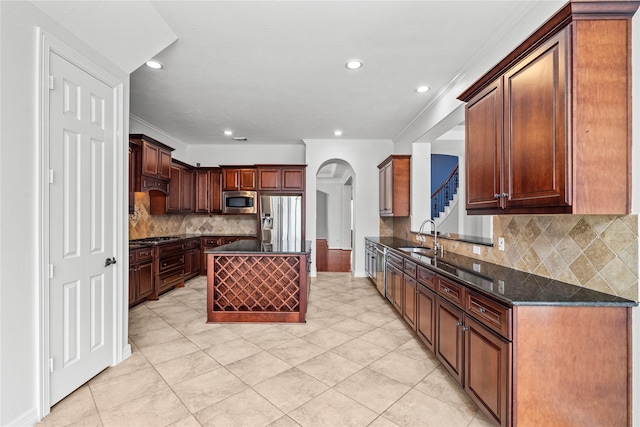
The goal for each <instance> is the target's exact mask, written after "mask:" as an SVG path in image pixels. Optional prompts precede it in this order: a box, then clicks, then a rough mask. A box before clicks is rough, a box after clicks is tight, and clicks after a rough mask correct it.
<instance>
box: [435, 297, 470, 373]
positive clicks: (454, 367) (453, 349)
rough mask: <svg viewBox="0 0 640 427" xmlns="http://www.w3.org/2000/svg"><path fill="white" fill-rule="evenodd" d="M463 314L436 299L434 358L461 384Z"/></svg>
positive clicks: (440, 298)
mask: <svg viewBox="0 0 640 427" xmlns="http://www.w3.org/2000/svg"><path fill="white" fill-rule="evenodd" d="M462 326H463V314H462V310H460V309H459V308H457V307H455V306H453V305H452V304H450V303H448V302H446V301H445V300H443V299H442V297H437V298H436V345H435V353H436V357H437V358H438V360H440V362H442V366H444V367H445V368H446V369H447V371H449V373H450V374H451V375H452V376H453V377H454V378H455V380H456V381H458V383H460V384H462V375H463V369H464V366H463V357H464V349H463V345H464V342H463V331H462Z"/></svg>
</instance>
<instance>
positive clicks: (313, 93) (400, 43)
mask: <svg viewBox="0 0 640 427" xmlns="http://www.w3.org/2000/svg"><path fill="white" fill-rule="evenodd" d="M33 3H34V4H36V5H37V6H38V7H39V8H41V9H42V10H43V11H45V12H46V13H48V14H49V15H50V16H52V17H53V18H54V19H55V20H57V21H59V22H60V23H62V24H63V25H64V26H65V27H66V28H68V29H69V31H71V32H72V33H74V34H75V35H76V36H78V37H79V38H81V39H82V40H84V41H85V42H86V43H87V44H89V45H90V46H93V47H94V48H96V49H97V50H98V51H99V52H100V53H102V54H103V55H104V56H105V57H107V58H109V59H110V60H112V61H113V62H114V63H115V64H116V65H118V66H119V67H120V68H122V69H123V70H124V71H126V72H132V74H131V96H130V102H131V105H130V112H131V114H132V116H135V117H136V118H138V119H140V120H141V121H142V122H143V123H144V122H146V123H148V124H150V125H151V126H153V127H156V128H157V129H158V130H160V131H162V132H164V133H166V134H168V135H170V136H171V137H173V138H174V139H176V140H179V141H182V142H184V143H185V144H207V143H227V142H229V143H232V139H231V138H230V137H228V136H225V135H224V134H223V131H224V130H225V129H231V130H233V131H234V136H238V137H247V138H248V140H249V141H250V142H254V143H269V142H271V143H298V142H300V141H301V140H303V139H321V140H322V139H334V138H342V139H345V140H347V139H348V140H363V139H365V140H382V141H388V140H395V139H396V138H398V136H399V135H401V134H402V133H403V131H404V130H405V129H407V127H408V126H409V125H410V124H411V123H412V122H414V119H416V118H417V117H419V116H420V115H421V114H423V113H424V112H425V110H426V109H427V108H428V107H429V106H430V105H432V104H433V103H434V102H435V101H436V100H437V99H438V97H439V96H442V93H443V92H444V91H445V89H447V88H448V87H450V86H451V85H452V83H453V82H454V81H455V80H456V79H457V78H459V77H460V76H461V75H465V74H466V76H467V77H469V75H471V74H472V73H471V72H469V70H470V69H472V68H473V65H475V64H477V63H478V62H479V61H480V60H481V59H486V58H488V56H486V53H487V52H488V51H491V50H492V49H493V48H494V47H495V46H496V45H498V44H499V43H500V42H501V41H504V40H509V42H510V45H509V46H508V49H512V48H513V47H515V46H516V45H517V44H519V43H520V42H521V40H518V39H515V40H513V36H510V32H512V31H514V29H515V28H518V27H520V29H522V28H523V21H526V22H527V23H530V22H531V21H532V20H533V22H534V23H535V26H538V25H540V24H541V23H542V22H544V21H545V20H546V19H547V18H548V17H549V16H551V14H552V13H553V12H554V11H556V10H557V9H558V8H559V7H560V6H561V5H562V4H563V3H564V1H558V0H509V1H506V0H502V1H484V0H475V1H474V0H472V1H456V0H447V1H432V0H417V1H399V0H396V1H363V0H354V1H305V0H298V1H295V0H293V1H275V0H263V1H212V0H209V1H207V0H200V1H185V0H183V1H164V0H163V1H143V0H140V1H138V0H131V1H110V0H103V1H50V0H45V1H34V2H33ZM525 17H526V19H525ZM527 25H529V24H527ZM535 26H533V27H532V28H531V29H530V30H527V31H528V32H531V31H532V30H533V29H535ZM176 38H177V40H176ZM174 40H176V41H174ZM511 42H512V43H511ZM503 44H504V43H503ZM167 46H168V47H167ZM165 47H166V48H165ZM506 53H507V52H505V54H506ZM154 55H155V57H156V58H157V59H159V60H160V61H161V62H162V63H163V64H164V66H165V68H164V69H162V70H159V71H157V70H151V69H148V68H147V67H146V66H141V65H142V64H143V62H144V61H145V60H146V59H150V58H151V57H152V56H154ZM351 58H359V59H361V60H362V61H363V62H364V67H363V68H362V69H360V70H358V71H349V70H347V69H346V68H345V67H344V64H345V62H346V61H347V60H348V59H351ZM138 67H140V68H138ZM134 70H135V71H134ZM485 71H486V70H485ZM472 77H473V79H475V78H477V77H479V75H478V76H475V75H474V76H472ZM423 84H426V85H429V86H430V87H431V90H430V91H429V92H428V93H426V94H417V93H416V92H415V88H416V87H417V86H418V85H423ZM336 129H340V130H342V131H343V135H342V136H341V137H335V136H334V135H333V131H334V130H336Z"/></svg>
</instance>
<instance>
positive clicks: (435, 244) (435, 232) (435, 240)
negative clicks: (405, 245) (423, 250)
mask: <svg viewBox="0 0 640 427" xmlns="http://www.w3.org/2000/svg"><path fill="white" fill-rule="evenodd" d="M428 222H430V223H431V224H433V253H434V254H435V255H438V250H439V249H440V247H439V246H438V230H437V226H436V222H435V221H434V220H432V219H425V220H424V221H422V224H420V230H418V236H417V238H418V240H420V246H424V241H423V240H422V239H420V237H422V233H423V232H424V225H425V224H426V223H428Z"/></svg>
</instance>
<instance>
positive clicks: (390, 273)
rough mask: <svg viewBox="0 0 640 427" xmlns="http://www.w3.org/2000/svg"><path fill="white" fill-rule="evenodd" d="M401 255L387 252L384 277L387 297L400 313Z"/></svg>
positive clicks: (401, 289) (401, 297) (401, 288)
mask: <svg viewBox="0 0 640 427" xmlns="http://www.w3.org/2000/svg"><path fill="white" fill-rule="evenodd" d="M402 265H403V264H402V257H400V256H397V255H395V254H391V253H389V254H387V262H386V268H385V277H386V283H387V299H388V300H389V302H391V304H392V305H393V307H394V308H395V309H396V310H398V313H400V314H402V299H403V296H402V291H403V283H402V282H403V275H404V273H403V272H402Z"/></svg>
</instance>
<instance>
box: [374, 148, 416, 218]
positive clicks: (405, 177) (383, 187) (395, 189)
mask: <svg viewBox="0 0 640 427" xmlns="http://www.w3.org/2000/svg"><path fill="white" fill-rule="evenodd" d="M410 168H411V156H409V155H399V154H394V155H391V156H389V157H388V158H387V159H385V161H384V162H382V163H380V164H379V165H378V169H379V191H380V198H379V201H380V216H398V217H401V216H409V213H410V204H409V198H410V190H411V188H410V179H411V176H410V175H411V174H410V170H411V169H410Z"/></svg>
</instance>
